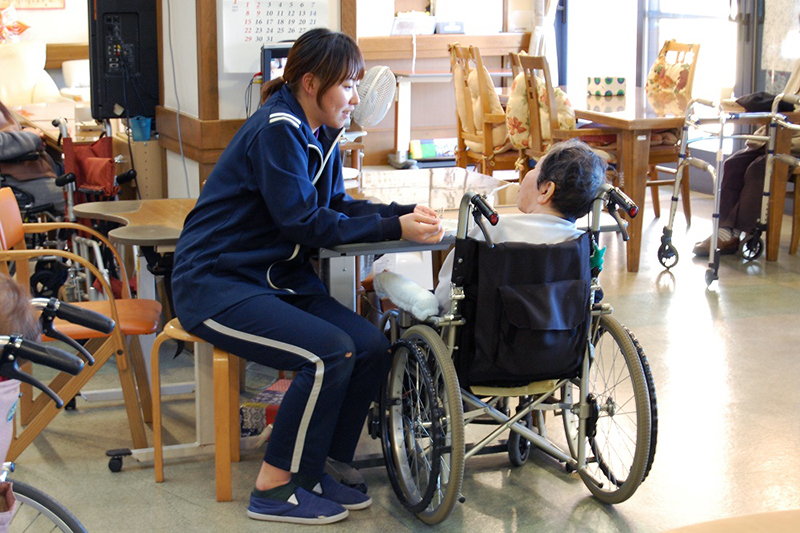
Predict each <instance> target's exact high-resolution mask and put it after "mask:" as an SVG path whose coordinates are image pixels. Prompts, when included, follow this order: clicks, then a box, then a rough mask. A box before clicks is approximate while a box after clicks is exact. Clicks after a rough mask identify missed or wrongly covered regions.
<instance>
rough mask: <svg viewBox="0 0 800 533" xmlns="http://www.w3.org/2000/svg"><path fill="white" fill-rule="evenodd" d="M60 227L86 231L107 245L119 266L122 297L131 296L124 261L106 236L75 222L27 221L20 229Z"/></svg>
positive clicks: (40, 229) (32, 231) (26, 231)
mask: <svg viewBox="0 0 800 533" xmlns="http://www.w3.org/2000/svg"><path fill="white" fill-rule="evenodd" d="M60 229H74V230H77V231H83V232H86V233H88V234H89V235H91V236H92V237H94V238H96V239H97V240H98V241H100V242H101V243H102V244H104V245H105V246H106V247H108V249H109V250H111V253H112V254H113V255H114V260H115V261H116V262H117V266H118V267H119V271H120V277H121V281H122V291H123V293H122V295H123V297H124V298H130V297H131V292H130V285H129V283H128V273H127V272H126V270H125V263H124V262H123V260H122V256H121V255H120V253H119V251H117V249H116V247H114V245H113V244H111V241H109V240H108V238H107V237H106V236H105V235H103V234H102V233H100V232H99V231H97V230H95V229H94V228H90V227H89V226H85V225H83V224H78V223H75V222H29V223H26V224H23V225H22V231H24V232H25V233H45V232H48V231H54V230H60Z"/></svg>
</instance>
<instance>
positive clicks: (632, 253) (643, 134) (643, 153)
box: [620, 130, 650, 272]
mask: <svg viewBox="0 0 800 533" xmlns="http://www.w3.org/2000/svg"><path fill="white" fill-rule="evenodd" d="M620 137H621V146H620V162H621V166H622V169H621V170H622V183H623V185H624V189H625V193H626V194H627V195H628V196H630V198H631V200H633V201H634V202H635V203H636V205H638V206H639V214H638V215H637V216H636V217H635V218H633V219H630V218H629V219H628V235H629V236H630V239H628V272H638V271H639V256H640V254H641V249H642V225H643V224H642V214H643V213H644V197H645V189H647V187H646V185H645V182H646V181H647V160H648V157H649V156H650V130H623V131H622V132H621V135H620ZM626 218H627V217H626Z"/></svg>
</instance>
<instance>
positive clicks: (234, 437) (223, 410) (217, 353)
mask: <svg viewBox="0 0 800 533" xmlns="http://www.w3.org/2000/svg"><path fill="white" fill-rule="evenodd" d="M167 339H176V340H180V341H184V342H193V343H205V341H204V340H203V339H201V338H199V337H195V336H194V335H192V334H191V333H188V332H187V331H186V330H184V329H183V327H182V326H181V324H180V322H179V321H178V319H177V318H173V319H172V320H170V321H169V323H167V325H166V326H164V331H162V332H161V333H160V334H159V335H158V337H156V342H155V343H154V344H153V351H152V353H151V355H150V361H151V365H150V368H151V371H152V374H153V452H154V456H155V465H154V466H155V477H156V483H161V482H163V481H164V448H163V439H162V419H161V373H160V371H159V357H158V356H159V349H160V348H161V344H162V343H163V342H164V341H166V340H167ZM213 359H214V361H213V375H214V470H215V476H216V490H217V501H218V502H227V501H230V500H231V495H232V491H231V462H232V461H236V462H239V460H240V457H241V452H240V428H239V377H240V376H239V363H240V359H239V358H238V357H236V356H235V355H232V354H230V353H228V352H226V351H223V350H220V349H218V348H214V356H213Z"/></svg>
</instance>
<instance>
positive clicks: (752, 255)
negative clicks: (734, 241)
mask: <svg viewBox="0 0 800 533" xmlns="http://www.w3.org/2000/svg"><path fill="white" fill-rule="evenodd" d="M763 252H764V239H762V238H760V237H750V238H749V239H745V240H744V241H742V257H743V258H744V259H745V260H746V261H754V260H756V259H758V258H759V257H761V254H762V253H763Z"/></svg>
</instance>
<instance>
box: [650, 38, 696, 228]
mask: <svg viewBox="0 0 800 533" xmlns="http://www.w3.org/2000/svg"><path fill="white" fill-rule="evenodd" d="M699 52H700V45H699V44H684V43H678V42H675V41H674V40H669V41H667V42H665V43H664V46H663V47H662V48H661V51H660V52H659V54H658V59H657V60H656V64H655V65H654V68H663V69H664V71H663V72H662V73H661V75H657V74H658V73H656V72H654V69H651V71H650V75H649V76H648V86H647V92H648V98H650V97H651V95H652V94H653V93H656V92H658V91H660V90H661V88H660V87H658V86H657V81H656V80H657V79H664V78H667V83H671V82H672V81H675V79H676V78H678V76H669V75H667V74H666V72H669V71H672V72H673V73H678V72H680V71H681V70H685V72H686V73H685V74H681V76H685V79H684V78H683V77H680V80H679V81H678V83H683V82H684V81H685V84H684V85H683V87H682V89H681V90H680V91H678V92H677V93H675V95H674V98H675V101H674V106H675V109H674V111H677V112H681V113H682V112H683V109H684V108H685V106H686V104H688V103H689V98H690V97H691V94H692V86H693V84H694V74H695V68H696V67H697V55H698V53H699ZM669 91H672V88H669ZM680 148H681V147H680V142H678V143H677V144H668V145H655V146H651V147H650V157H649V161H648V163H649V165H648V172H647V182H646V184H647V186H648V187H650V193H651V194H652V197H653V212H654V213H655V216H656V217H660V216H661V204H660V202H659V198H658V189H659V187H664V186H670V187H674V186H675V174H676V170H675V169H674V168H671V167H666V166H663V165H665V164H670V163H672V164H675V166H677V164H678V160H679V154H680ZM687 153H688V152H687ZM659 173H665V174H670V175H671V176H673V177H671V178H668V179H659V177H658V176H659ZM689 194H690V187H689V173H688V172H684V175H683V179H682V180H681V196H682V197H683V198H682V201H683V214H684V216H685V217H686V223H687V224H691V222H692V208H691V203H690V201H689Z"/></svg>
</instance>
